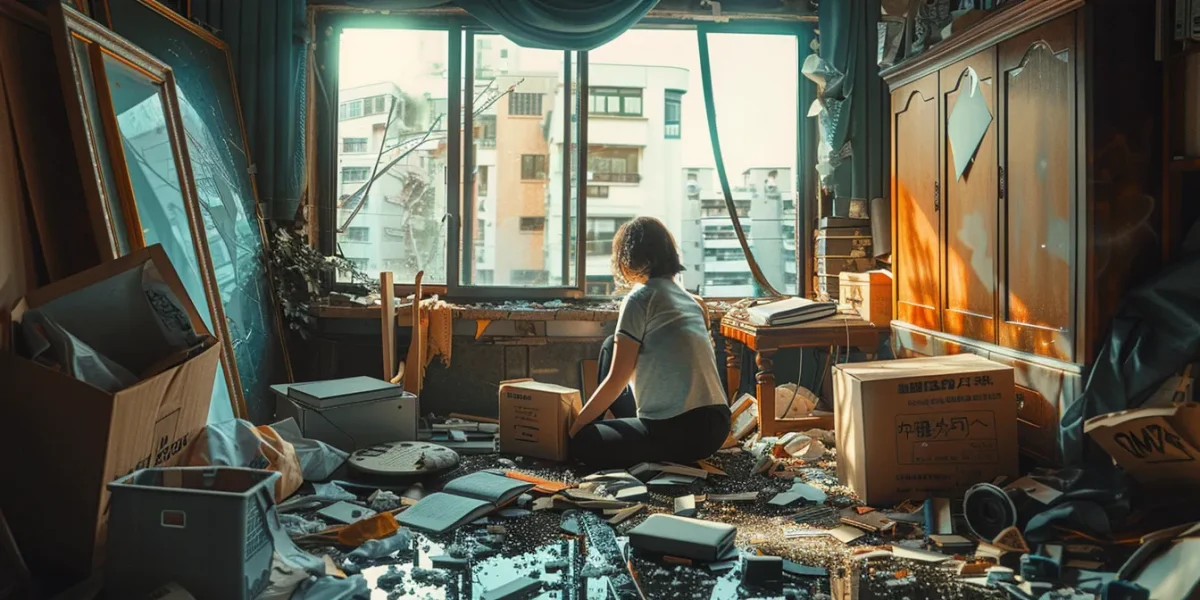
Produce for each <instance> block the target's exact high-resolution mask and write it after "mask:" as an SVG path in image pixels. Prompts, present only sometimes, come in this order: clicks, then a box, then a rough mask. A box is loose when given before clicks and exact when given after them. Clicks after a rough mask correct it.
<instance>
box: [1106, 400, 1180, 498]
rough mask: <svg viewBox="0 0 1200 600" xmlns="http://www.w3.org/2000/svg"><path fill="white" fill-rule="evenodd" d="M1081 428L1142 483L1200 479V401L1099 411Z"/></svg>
mask: <svg viewBox="0 0 1200 600" xmlns="http://www.w3.org/2000/svg"><path fill="white" fill-rule="evenodd" d="M1084 430H1085V431H1086V432H1087V433H1088V435H1089V436H1090V437H1091V438H1092V439H1093V440H1094V441H1095V442H1096V443H1097V444H1099V445H1100V447H1101V448H1103V449H1104V451H1105V452H1108V454H1109V455H1110V456H1112V457H1113V460H1115V461H1116V463H1117V464H1118V465H1120V466H1121V468H1122V469H1125V470H1126V471H1127V472H1129V474H1130V475H1132V476H1133V478H1134V479H1136V480H1137V481H1139V482H1141V483H1143V484H1150V483H1159V482H1163V483H1169V484H1170V485H1172V486H1182V485H1186V486H1198V485H1200V404H1197V403H1195V402H1188V403H1183V404H1178V405H1176V406H1172V407H1163V408H1142V409H1133V410H1126V411H1121V412H1118V413H1111V414H1107V415H1100V416H1098V417H1093V418H1091V419H1088V421H1087V422H1086V423H1085V424H1084Z"/></svg>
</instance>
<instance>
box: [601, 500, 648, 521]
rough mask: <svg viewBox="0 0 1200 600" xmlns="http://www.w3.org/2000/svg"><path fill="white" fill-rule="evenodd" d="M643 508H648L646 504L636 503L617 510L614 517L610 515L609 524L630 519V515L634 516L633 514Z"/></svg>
mask: <svg viewBox="0 0 1200 600" xmlns="http://www.w3.org/2000/svg"><path fill="white" fill-rule="evenodd" d="M643 510H646V505H645V504H634V505H633V506H630V507H629V508H624V509H621V510H619V511H617V513H616V514H615V515H613V516H612V517H610V518H609V519H608V524H609V525H619V524H621V523H622V522H624V521H625V520H626V519H628V518H629V517H632V516H634V515H636V514H638V513H640V512H642V511H643Z"/></svg>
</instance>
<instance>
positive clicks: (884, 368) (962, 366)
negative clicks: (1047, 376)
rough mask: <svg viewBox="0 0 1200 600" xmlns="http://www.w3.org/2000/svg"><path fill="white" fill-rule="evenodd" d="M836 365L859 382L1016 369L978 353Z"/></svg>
mask: <svg viewBox="0 0 1200 600" xmlns="http://www.w3.org/2000/svg"><path fill="white" fill-rule="evenodd" d="M834 368H836V369H839V370H841V371H842V372H843V373H845V374H847V375H849V376H850V377H853V378H855V379H857V380H859V381H887V380H890V379H905V378H908V377H933V376H936V375H952V374H955V373H961V372H962V371H1003V370H1011V369H1012V367H1009V366H1007V365H1002V364H1000V363H998V362H994V361H991V360H988V359H986V358H983V357H982V356H977V355H975V354H953V355H950V356H930V357H924V358H905V359H900V360H877V361H873V362H861V363H848V364H844V365H836V366H835V367H834Z"/></svg>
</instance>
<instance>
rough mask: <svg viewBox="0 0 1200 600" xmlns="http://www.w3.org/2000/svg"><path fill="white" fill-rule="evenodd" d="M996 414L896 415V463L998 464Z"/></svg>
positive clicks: (940, 413)
mask: <svg viewBox="0 0 1200 600" xmlns="http://www.w3.org/2000/svg"><path fill="white" fill-rule="evenodd" d="M996 449H997V443H996V414H995V413H994V412H992V411H990V410H989V411H983V410H974V411H963V412H938V413H923V414H904V415H896V462H897V463H898V464H902V465H915V464H942V465H945V464H968V463H994V462H996Z"/></svg>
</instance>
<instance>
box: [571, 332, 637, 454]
mask: <svg viewBox="0 0 1200 600" xmlns="http://www.w3.org/2000/svg"><path fill="white" fill-rule="evenodd" d="M640 351H641V345H640V344H638V343H637V342H636V341H634V340H633V339H632V338H630V337H628V336H625V335H618V336H617V341H616V344H615V345H614V346H613V362H612V367H610V368H609V371H608V376H607V377H605V378H604V381H601V382H600V386H599V387H597V388H596V391H595V392H592V397H591V398H589V399H588V401H587V404H585V405H583V410H581V411H579V414H577V415H575V420H574V422H573V423H572V424H571V430H570V435H571V437H575V434H577V433H579V432H580V430H582V429H583V428H584V427H586V426H587V425H588V424H589V423H591V422H592V421H595V420H596V419H600V418H602V417H603V415H604V413H605V412H606V411H608V407H610V406H612V403H613V402H615V401H616V399H617V396H619V395H620V394H621V392H622V391H624V390H625V386H627V385H629V380H630V379H631V378H632V377H633V369H634V366H635V365H637V356H638V352H640Z"/></svg>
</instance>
